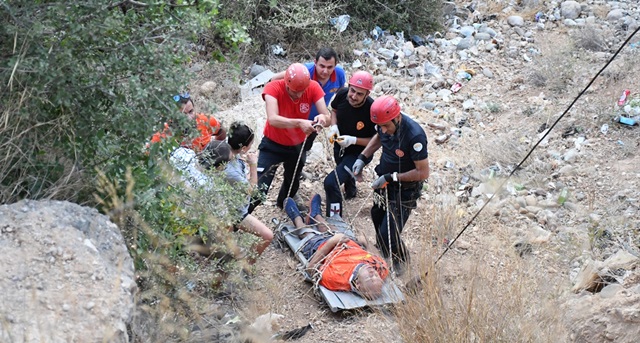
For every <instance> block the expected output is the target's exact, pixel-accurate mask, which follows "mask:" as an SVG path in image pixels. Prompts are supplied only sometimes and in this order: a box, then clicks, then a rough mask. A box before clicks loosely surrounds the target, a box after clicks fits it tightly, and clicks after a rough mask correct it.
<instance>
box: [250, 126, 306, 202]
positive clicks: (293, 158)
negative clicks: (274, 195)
mask: <svg viewBox="0 0 640 343" xmlns="http://www.w3.org/2000/svg"><path fill="white" fill-rule="evenodd" d="M258 149H259V150H260V154H259V155H258V190H259V191H260V193H261V194H262V197H261V198H264V197H266V195H267V192H269V188H270V187H271V182H273V177H274V176H275V174H276V171H278V166H279V165H280V163H282V164H283V166H284V180H283V181H282V186H281V187H280V191H279V193H278V199H277V201H276V205H277V206H278V207H280V208H282V207H283V205H282V204H283V203H284V199H286V198H287V197H292V196H294V195H295V194H296V193H297V192H298V188H299V187H300V172H301V171H302V167H303V166H304V163H305V162H306V160H307V153H306V152H303V153H302V154H300V150H301V149H302V144H298V145H296V146H284V145H281V144H278V143H276V142H274V141H272V140H270V139H269V138H267V137H263V138H262V141H261V142H260V146H258ZM298 157H300V161H299V162H298ZM296 164H297V165H298V168H297V169H296ZM289 189H291V192H289ZM260 203H261V199H260V198H258V197H254V198H252V199H251V205H250V206H249V213H251V212H252V211H253V210H254V209H255V208H256V206H258V205H260Z"/></svg>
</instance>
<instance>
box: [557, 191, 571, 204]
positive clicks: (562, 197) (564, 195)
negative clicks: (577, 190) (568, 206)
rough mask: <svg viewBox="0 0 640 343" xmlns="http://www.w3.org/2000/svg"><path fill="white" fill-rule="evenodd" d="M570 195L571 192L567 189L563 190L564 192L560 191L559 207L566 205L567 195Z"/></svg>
mask: <svg viewBox="0 0 640 343" xmlns="http://www.w3.org/2000/svg"><path fill="white" fill-rule="evenodd" d="M568 194H569V191H568V190H567V188H566V187H565V188H563V189H562V191H560V195H558V205H564V203H565V202H566V201H567V195H568Z"/></svg>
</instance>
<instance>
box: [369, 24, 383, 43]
mask: <svg viewBox="0 0 640 343" xmlns="http://www.w3.org/2000/svg"><path fill="white" fill-rule="evenodd" d="M383 33H384V31H383V30H382V28H380V26H376V27H375V28H373V30H371V32H370V34H371V37H373V39H375V40H378V39H379V38H380V37H382V34H383Z"/></svg>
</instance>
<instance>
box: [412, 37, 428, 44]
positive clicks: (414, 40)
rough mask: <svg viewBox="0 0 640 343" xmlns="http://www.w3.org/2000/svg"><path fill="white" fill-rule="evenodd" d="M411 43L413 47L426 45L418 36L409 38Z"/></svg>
mask: <svg viewBox="0 0 640 343" xmlns="http://www.w3.org/2000/svg"><path fill="white" fill-rule="evenodd" d="M411 43H413V46H423V45H425V44H426V42H425V41H424V39H422V37H420V36H418V35H413V36H411Z"/></svg>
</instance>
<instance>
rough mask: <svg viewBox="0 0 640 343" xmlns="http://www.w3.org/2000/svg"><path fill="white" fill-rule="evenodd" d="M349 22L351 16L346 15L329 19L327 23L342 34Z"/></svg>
mask: <svg viewBox="0 0 640 343" xmlns="http://www.w3.org/2000/svg"><path fill="white" fill-rule="evenodd" d="M350 20H351V16H349V15H348V14H343V15H341V16H337V17H335V18H331V19H329V22H330V23H331V25H333V27H335V28H336V30H338V32H344V30H346V29H347V26H348V25H349V21H350Z"/></svg>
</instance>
